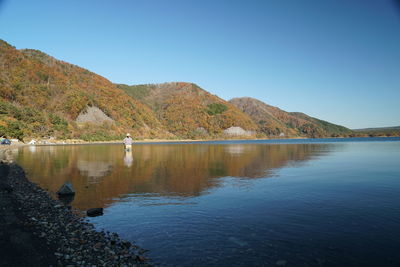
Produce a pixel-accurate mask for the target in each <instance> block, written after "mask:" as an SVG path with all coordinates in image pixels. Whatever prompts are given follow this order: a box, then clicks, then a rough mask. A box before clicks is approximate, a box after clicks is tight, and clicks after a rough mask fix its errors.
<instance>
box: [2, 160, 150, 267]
mask: <svg viewBox="0 0 400 267" xmlns="http://www.w3.org/2000/svg"><path fill="white" fill-rule="evenodd" d="M0 207H1V209H0V215H1V216H0V226H1V227H0V249H1V250H2V251H3V252H7V255H5V256H4V257H3V256H2V259H0V265H1V266H7V265H8V266H28V265H27V264H28V263H29V265H30V266H68V265H70V266H150V263H149V261H148V260H147V259H146V258H145V257H144V256H143V253H145V250H143V249H141V248H140V247H138V246H136V245H134V244H132V243H131V242H128V241H126V240H123V239H121V238H120V237H119V236H118V234H116V233H109V232H108V231H107V232H104V231H97V230H96V229H95V227H94V225H93V224H91V223H89V222H88V221H87V220H86V219H85V218H82V217H81V216H79V214H80V213H79V212H77V211H75V210H73V209H72V208H71V206H69V205H67V204H63V203H62V202H61V201H60V200H57V199H53V198H52V197H51V196H50V195H49V193H48V192H47V191H45V190H43V189H42V188H40V187H39V186H38V185H36V184H34V183H32V182H30V181H29V180H28V179H27V177H26V175H25V172H24V170H23V169H22V168H21V167H20V166H18V165H17V164H14V163H3V162H1V163H0ZM2 255H3V253H2Z"/></svg>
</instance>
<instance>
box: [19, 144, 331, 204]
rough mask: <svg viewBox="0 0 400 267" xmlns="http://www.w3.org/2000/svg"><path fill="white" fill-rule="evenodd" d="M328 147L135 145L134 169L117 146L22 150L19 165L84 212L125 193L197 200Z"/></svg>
mask: <svg viewBox="0 0 400 267" xmlns="http://www.w3.org/2000/svg"><path fill="white" fill-rule="evenodd" d="M327 146H331V145H329V144H287V145H254V144H240V145H237V144H235V145H211V144H186V145H172V144H171V145H136V146H134V147H133V148H134V149H133V152H132V155H128V156H129V157H131V156H132V157H133V158H134V159H135V160H134V161H133V164H128V165H127V164H126V154H125V153H124V150H123V148H122V146H119V145H90V146H60V147H52V148H51V149H50V147H38V148H37V149H36V151H34V152H32V151H30V150H29V149H22V151H21V153H20V154H19V155H18V158H17V161H18V163H19V164H21V165H22V166H23V167H24V168H25V170H26V171H27V172H28V176H29V177H30V178H31V179H32V180H33V181H34V182H37V183H39V184H40V185H41V186H42V187H44V188H46V189H48V190H50V191H51V192H56V191H57V190H58V188H59V187H60V186H61V185H62V184H63V183H64V182H65V181H71V182H72V184H73V185H74V187H75V189H76V191H77V194H76V196H75V200H74V203H73V204H74V205H75V206H76V207H78V208H81V209H86V208H91V207H96V206H104V205H105V204H109V203H111V202H112V198H115V197H119V196H120V195H123V194H127V193H156V194H161V195H175V196H195V195H199V194H201V193H202V192H205V191H206V190H207V189H209V188H210V187H213V186H217V185H218V182H219V180H218V179H215V178H218V177H225V176H233V177H242V178H249V179H250V178H261V177H268V176H271V175H272V174H273V172H274V170H275V169H277V168H281V167H283V166H286V165H288V164H290V165H292V164H299V163H301V162H304V161H306V160H309V159H311V158H312V157H313V156H317V155H322V154H323V153H326V151H329V149H327Z"/></svg>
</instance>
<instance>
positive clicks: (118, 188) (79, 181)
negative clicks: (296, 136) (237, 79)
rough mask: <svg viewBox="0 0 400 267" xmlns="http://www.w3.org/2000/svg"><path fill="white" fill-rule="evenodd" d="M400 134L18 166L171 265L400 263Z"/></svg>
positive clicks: (25, 158)
mask: <svg viewBox="0 0 400 267" xmlns="http://www.w3.org/2000/svg"><path fill="white" fill-rule="evenodd" d="M399 141H400V139H399V138H391V139H379V138H373V139H372V138H370V139H336V140H335V139H329V140H323V139H313V140H294V141H293V140H289V141H226V142H202V143H191V144H138V145H135V146H134V150H133V152H132V153H125V152H124V150H123V147H122V146H121V145H87V146H48V147H24V148H22V149H20V150H18V151H16V159H17V162H18V163H19V164H20V165H22V166H23V167H24V168H25V170H26V172H27V174H28V176H29V178H30V179H31V180H32V181H34V182H36V183H38V184H40V185H41V186H42V187H43V188H46V189H47V190H49V191H50V192H52V193H54V192H56V191H57V189H58V188H59V187H60V186H61V185H62V184H63V183H64V182H65V181H71V182H72V184H73V186H74V187H75V189H76V191H77V194H76V196H75V199H74V200H73V202H72V205H73V206H74V207H76V208H78V209H81V210H86V209H88V208H93V207H105V214H104V215H103V216H101V217H95V218H90V219H89V220H90V221H91V222H93V223H94V224H95V225H96V227H97V228H98V229H106V230H109V231H114V232H118V233H119V234H120V236H122V237H123V238H125V239H128V240H131V241H133V242H134V243H136V244H137V245H139V246H141V247H143V248H146V249H149V250H150V251H149V252H148V254H147V256H149V257H151V258H152V259H153V261H154V262H156V263H160V264H161V265H166V266H175V265H178V266H190V265H191V266H199V265H211V266H232V265H235V266H238V265H242V266H262V265H272V266H274V265H276V264H278V265H286V266H400V253H399V249H400V142H399Z"/></svg>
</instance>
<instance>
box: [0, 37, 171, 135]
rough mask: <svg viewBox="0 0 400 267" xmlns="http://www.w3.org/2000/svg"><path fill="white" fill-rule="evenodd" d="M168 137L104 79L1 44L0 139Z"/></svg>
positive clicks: (146, 113)
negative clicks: (2, 136)
mask: <svg viewBox="0 0 400 267" xmlns="http://www.w3.org/2000/svg"><path fill="white" fill-rule="evenodd" d="M127 131H130V132H131V133H132V134H133V135H134V136H138V137H167V136H171V134H169V133H168V132H167V131H166V130H165V129H164V127H163V126H162V125H161V123H160V122H159V121H158V119H157V118H156V117H155V115H154V113H153V111H152V110H151V109H150V108H148V107H147V106H146V105H143V104H141V103H140V102H139V101H136V100H135V99H133V98H131V97H129V96H128V95H126V93H125V92H123V91H121V90H120V89H118V88H116V86H115V85H114V84H113V83H111V82H110V81H108V80H107V79H105V78H103V77H101V76H99V75H97V74H95V73H92V72H90V71H88V70H86V69H83V68H80V67H78V66H75V65H72V64H69V63H66V62H63V61H60V60H57V59H55V58H53V57H51V56H48V55H46V54H44V53H42V52H40V51H38V50H30V49H24V50H17V49H15V48H14V47H13V46H11V45H9V44H8V43H6V42H4V41H1V40H0V134H1V135H4V134H5V135H8V136H12V137H17V138H23V137H27V136H29V137H46V136H52V137H55V138H81V139H86V140H89V139H94V140H106V139H113V138H114V139H115V138H120V137H121V136H122V135H123V134H124V133H126V132H127Z"/></svg>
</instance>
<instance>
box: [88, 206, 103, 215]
mask: <svg viewBox="0 0 400 267" xmlns="http://www.w3.org/2000/svg"><path fill="white" fill-rule="evenodd" d="M86 214H87V216H90V217H95V216H100V215H103V208H94V209H88V210H87V211H86Z"/></svg>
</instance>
